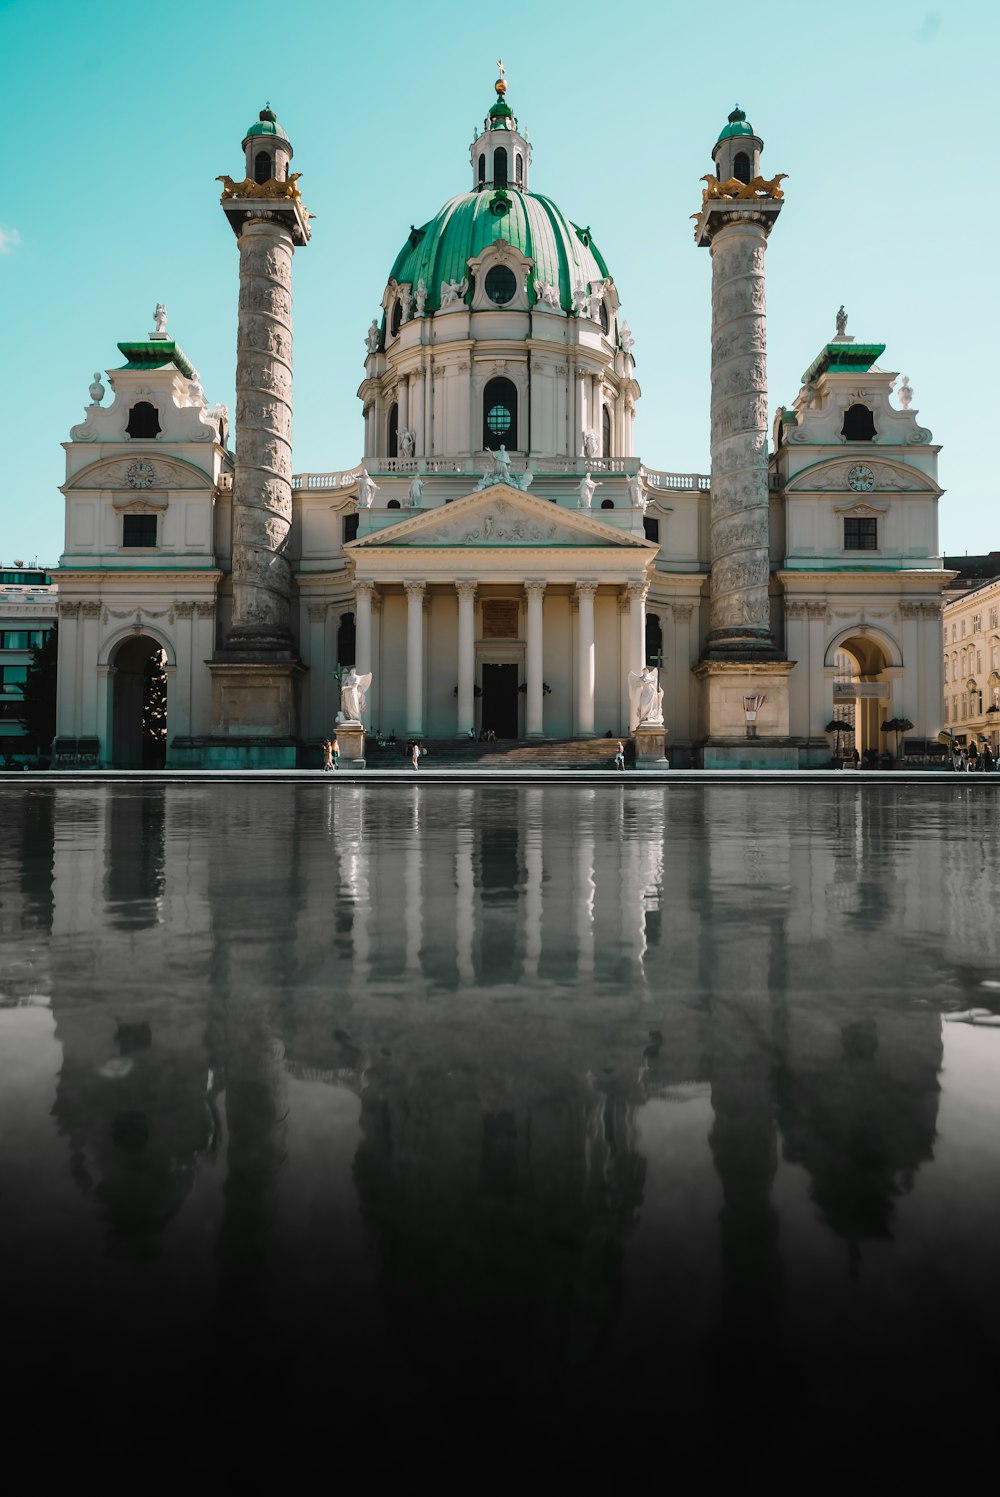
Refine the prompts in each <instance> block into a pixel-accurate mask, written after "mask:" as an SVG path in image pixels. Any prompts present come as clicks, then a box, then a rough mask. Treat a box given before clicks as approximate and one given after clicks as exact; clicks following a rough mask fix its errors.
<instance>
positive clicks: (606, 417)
mask: <svg viewBox="0 0 1000 1497" xmlns="http://www.w3.org/2000/svg"><path fill="white" fill-rule="evenodd" d="M601 456H602V457H610V456H611V412H610V411H609V410H608V408H607V406H606V405H602V406H601Z"/></svg>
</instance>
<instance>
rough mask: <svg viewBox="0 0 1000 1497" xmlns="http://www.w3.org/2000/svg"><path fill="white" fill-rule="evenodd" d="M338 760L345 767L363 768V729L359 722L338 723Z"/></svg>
mask: <svg viewBox="0 0 1000 1497" xmlns="http://www.w3.org/2000/svg"><path fill="white" fill-rule="evenodd" d="M337 742H338V743H339V744H340V762H341V764H342V765H343V766H344V768H345V769H364V767H365V730H364V728H363V727H362V726H361V724H360V723H338V724H337Z"/></svg>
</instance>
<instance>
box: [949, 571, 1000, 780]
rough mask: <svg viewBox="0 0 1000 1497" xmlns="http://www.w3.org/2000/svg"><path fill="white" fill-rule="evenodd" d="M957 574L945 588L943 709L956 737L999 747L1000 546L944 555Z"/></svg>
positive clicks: (995, 751) (999, 749)
mask: <svg viewBox="0 0 1000 1497" xmlns="http://www.w3.org/2000/svg"><path fill="white" fill-rule="evenodd" d="M945 566H946V567H948V568H950V569H952V570H954V571H955V572H956V573H957V576H956V577H955V578H954V580H953V581H952V582H951V583H950V585H949V587H948V589H947V591H946V593H945V603H944V611H943V613H942V619H943V634H944V639H943V643H944V712H943V714H942V721H943V723H944V726H945V727H946V728H947V729H948V731H949V732H951V733H954V735H955V737H956V738H957V739H958V741H959V742H960V743H968V742H970V741H971V740H972V739H975V741H976V742H977V743H979V742H981V741H982V740H983V739H986V740H987V741H988V742H989V744H990V747H991V748H992V749H993V752H994V753H998V752H1000V551H991V552H990V553H989V555H988V556H948V557H945Z"/></svg>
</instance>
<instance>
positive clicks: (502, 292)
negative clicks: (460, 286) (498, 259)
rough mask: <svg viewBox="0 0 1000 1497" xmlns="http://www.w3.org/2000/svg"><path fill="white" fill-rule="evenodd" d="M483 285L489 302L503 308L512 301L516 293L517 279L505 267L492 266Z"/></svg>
mask: <svg viewBox="0 0 1000 1497" xmlns="http://www.w3.org/2000/svg"><path fill="white" fill-rule="evenodd" d="M484 285H485V288H486V295H487V296H488V297H489V299H490V301H492V302H495V303H496V305H497V306H498V307H503V306H506V305H507V303H508V302H509V301H511V300H512V299H513V297H514V293H515V292H516V291H517V277H516V276H515V274H514V272H513V271H512V270H508V268H507V266H506V265H494V266H493V268H492V270H488V271H487V272H486V280H485V282H484Z"/></svg>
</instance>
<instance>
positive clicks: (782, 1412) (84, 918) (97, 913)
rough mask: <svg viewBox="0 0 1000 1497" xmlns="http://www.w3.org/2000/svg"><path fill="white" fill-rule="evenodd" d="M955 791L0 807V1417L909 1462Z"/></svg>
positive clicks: (990, 930)
mask: <svg viewBox="0 0 1000 1497" xmlns="http://www.w3.org/2000/svg"><path fill="white" fill-rule="evenodd" d="M956 778H957V777H956ZM997 808H998V801H997V798H996V796H995V794H993V793H992V787H983V786H979V785H976V786H975V787H968V788H966V787H965V786H964V785H956V784H955V782H954V781H952V780H949V781H947V782H946V783H937V784H934V785H931V786H929V787H928V788H927V789H923V788H917V789H913V788H909V787H907V788H905V789H900V790H893V789H891V788H889V787H886V788H884V789H883V788H882V787H865V788H858V789H854V788H851V789H848V788H846V787H845V788H843V789H842V788H841V787H840V786H829V785H808V786H803V787H802V788H801V789H800V788H798V787H795V786H788V785H780V786H774V787H767V786H762V785H756V784H755V785H750V786H737V785H734V786H724V787H718V786H709V787H704V788H703V787H701V786H693V785H678V786H676V787H666V788H663V787H650V788H642V787H633V786H631V785H629V786H620V785H615V786H607V787H603V786H602V787H599V788H596V789H590V788H572V787H566V788H562V787H552V788H548V787H544V788H510V789H508V788H506V787H502V786H500V787H498V786H496V785H484V786H482V787H481V788H454V787H445V786H430V785H422V786H420V785H414V786H405V787H402V786H400V787H394V788H356V787H349V786H338V785H331V784H329V783H324V784H316V785H298V786H289V787H277V788H276V787H273V786H259V785H247V786H245V787H244V786H239V785H235V786H234V785H226V786H220V787H213V786H205V785H197V786H183V785H177V786H168V787H156V788H152V787H151V788H146V789H142V788H140V787H131V786H129V787H125V788H122V787H108V788H107V789H101V790H93V789H88V788H84V787H79V788H76V787H72V786H69V785H67V786H65V787H58V788H55V789H52V788H45V787H39V788H37V789H32V788H31V787H30V786H26V787H23V788H22V786H20V785H19V786H17V787H16V788H10V789H7V788H4V789H2V790H0V826H2V829H3V831H2V838H0V901H2V903H0V1295H2V1306H3V1308H2V1311H0V1333H2V1337H0V1357H2V1366H3V1371H2V1373H0V1381H2V1383H3V1389H2V1394H3V1398H2V1404H0V1407H2V1409H3V1413H4V1420H5V1424H6V1428H7V1438H8V1439H9V1438H11V1437H12V1436H13V1435H14V1434H15V1432H20V1431H23V1430H27V1429H28V1428H30V1429H31V1430H32V1438H33V1439H34V1440H36V1441H37V1440H40V1441H42V1442H43V1443H42V1444H41V1445H36V1446H35V1447H33V1448H36V1449H38V1450H39V1451H44V1453H45V1454H44V1459H45V1461H51V1460H54V1459H55V1456H56V1453H57V1452H60V1453H62V1454H64V1455H67V1456H72V1455H73V1453H74V1452H76V1453H80V1452H83V1453H85V1454H86V1455H87V1456H89V1457H95V1456H96V1454H97V1452H98V1451H101V1450H105V1449H106V1450H107V1451H108V1452H109V1453H110V1455H111V1457H112V1459H116V1458H117V1455H118V1453H120V1452H126V1451H128V1452H130V1453H132V1454H134V1453H135V1452H139V1453H140V1458H141V1459H142V1460H143V1462H144V1464H143V1465H142V1466H141V1467H131V1468H129V1469H130V1470H131V1471H132V1473H133V1476H134V1477H135V1479H137V1480H142V1481H143V1482H144V1483H145V1482H148V1481H149V1480H151V1479H152V1477H153V1476H154V1475H155V1474H156V1472H157V1471H158V1470H159V1468H160V1463H161V1462H162V1461H163V1460H165V1459H167V1458H169V1457H171V1456H173V1457H179V1456H181V1455H182V1454H184V1453H185V1452H190V1454H191V1456H192V1458H193V1454H194V1452H195V1450H197V1449H198V1448H200V1447H202V1446H205V1445H208V1446H209V1447H210V1448H211V1450H212V1452H213V1458H214V1459H216V1460H218V1461H219V1462H220V1463H221V1465H222V1466H224V1467H229V1468H230V1469H233V1470H235V1469H236V1468H237V1467H238V1466H243V1465H246V1464H250V1465H251V1466H253V1467H256V1468H257V1469H258V1470H259V1471H260V1472H261V1473H263V1471H264V1469H265V1467H268V1468H271V1467H273V1468H274V1469H275V1470H279V1471H284V1472H285V1473H286V1474H288V1475H291V1473H292V1472H293V1471H295V1470H296V1469H297V1468H299V1467H301V1468H302V1469H303V1470H305V1469H306V1468H307V1467H308V1466H309V1465H310V1464H312V1463H316V1464H317V1465H318V1467H320V1468H321V1469H323V1470H325V1471H326V1472H327V1474H328V1476H329V1477H330V1478H331V1479H333V1478H335V1476H336V1474H337V1473H338V1472H339V1473H341V1474H343V1473H346V1472H347V1471H349V1470H355V1469H357V1470H362V1469H363V1470H366V1471H367V1472H368V1473H369V1476H370V1479H371V1480H372V1482H373V1483H374V1484H376V1485H381V1484H382V1481H381V1480H380V1478H381V1479H388V1478H389V1477H390V1476H392V1475H393V1473H394V1472H396V1471H397V1470H398V1469H400V1468H404V1469H407V1470H409V1471H410V1473H411V1474H413V1475H416V1474H419V1473H422V1474H423V1475H424V1476H426V1474H427V1473H428V1472H433V1473H434V1474H435V1475H436V1476H437V1477H438V1478H440V1480H441V1482H442V1484H444V1485H447V1486H451V1485H458V1484H461V1485H463V1486H467V1487H471V1488H473V1489H477V1488H481V1487H483V1486H486V1485H489V1478H490V1477H491V1475H493V1474H495V1473H497V1472H498V1471H499V1470H500V1468H501V1467H502V1466H503V1464H504V1463H505V1462H506V1461H508V1460H509V1461H511V1462H512V1464H513V1465H514V1466H515V1467H517V1466H518V1465H519V1464H520V1466H521V1470H522V1474H523V1475H524V1477H525V1483H523V1484H527V1485H531V1483H530V1482H529V1481H527V1477H528V1476H529V1475H530V1476H531V1477H533V1478H535V1477H537V1478H541V1477H543V1476H545V1477H546V1478H547V1479H554V1480H555V1481H556V1483H557V1484H558V1478H559V1477H560V1476H568V1475H569V1474H570V1473H571V1472H572V1473H574V1474H575V1473H576V1472H577V1471H581V1472H583V1473H584V1474H585V1475H586V1474H587V1473H588V1472H590V1473H591V1474H592V1475H593V1476H594V1477H595V1478H596V1476H597V1474H598V1471H599V1470H600V1471H603V1469H604V1466H603V1464H602V1463H608V1469H610V1470H617V1472H618V1474H619V1477H620V1480H621V1484H622V1485H623V1486H626V1487H627V1486H628V1485H629V1481H630V1478H631V1476H632V1475H634V1474H636V1473H638V1472H639V1471H643V1470H647V1469H648V1470H651V1471H654V1470H655V1471H656V1472H658V1473H659V1478H660V1481H659V1482H658V1484H665V1483H666V1482H667V1481H668V1480H669V1481H673V1479H674V1478H676V1477H677V1476H678V1475H679V1474H680V1473H681V1472H690V1470H691V1469H695V1468H697V1469H699V1470H700V1471H701V1472H702V1473H703V1475H706V1474H707V1473H709V1471H711V1470H715V1469H717V1468H718V1465H719V1463H720V1461H721V1460H723V1459H726V1460H729V1461H730V1462H732V1463H733V1465H734V1466H736V1467H738V1466H739V1463H740V1462H741V1461H744V1460H749V1459H750V1456H751V1454H752V1455H753V1459H754V1461H755V1463H756V1464H755V1465H754V1467H753V1474H754V1476H755V1479H756V1477H759V1476H760V1475H761V1474H762V1473H765V1472H766V1471H768V1470H770V1469H771V1463H773V1462H775V1461H778V1460H781V1459H784V1458H786V1457H793V1456H794V1458H795V1459H796V1460H800V1459H801V1460H804V1461H805V1462H806V1464H805V1465H803V1466H802V1467H801V1476H802V1480H803V1483H804V1485H806V1486H807V1487H815V1486H816V1485H817V1484H821V1478H822V1475H823V1472H824V1471H826V1470H828V1469H830V1467H831V1464H832V1463H834V1462H835V1461H836V1460H837V1458H838V1457H840V1458H842V1459H843V1460H844V1461H845V1463H847V1464H848V1465H849V1464H850V1462H851V1461H852V1460H854V1459H860V1455H859V1452H861V1451H862V1449H864V1450H866V1451H867V1452H868V1454H867V1456H866V1457H865V1463H864V1466H863V1472H870V1471H871V1470H872V1469H873V1467H872V1465H871V1462H872V1459H873V1457H872V1454H871V1452H872V1451H880V1452H881V1454H882V1455H883V1456H884V1458H885V1461H886V1462H888V1463H889V1464H891V1466H892V1468H893V1469H894V1470H897V1471H898V1470H900V1469H902V1467H903V1466H904V1465H905V1464H906V1462H907V1461H910V1462H911V1463H912V1464H913V1465H914V1466H915V1467H918V1468H923V1469H925V1470H929V1469H930V1464H929V1463H930V1462H931V1461H932V1460H933V1458H934V1457H935V1456H940V1458H941V1460H942V1462H943V1463H944V1464H945V1465H946V1466H947V1468H948V1469H949V1470H950V1471H951V1472H952V1474H956V1473H957V1472H958V1471H959V1470H960V1469H961V1468H962V1467H963V1463H964V1462H967V1461H969V1460H971V1459H972V1458H973V1456H974V1455H976V1454H977V1453H978V1449H979V1444H980V1441H981V1439H982V1438H983V1437H984V1436H985V1435H986V1434H987V1433H989V1431H990V1430H991V1428H992V1423H993V1419H994V1414H995V1407H996V1402H995V1401H996V1394H997V1382H998V1379H997V1369H998V1362H1000V1311H998V1297H1000V1295H998V1265H1000V1028H993V1027H990V1026H989V1024H988V1023H982V1022H980V1023H975V1024H970V1023H964V1022H955V1021H948V1020H943V1016H945V1015H947V1014H949V1013H952V1014H953V1013H956V1012H960V1011H964V1010H968V1009H969V1008H970V1007H972V1006H978V1007H981V1008H982V1009H983V1010H994V1009H996V1010H1000V961H998V944H1000V933H998V922H997V899H998V892H1000V850H998V841H997V830H998V821H1000V816H998V809H997ZM983 1017H984V1018H985V1017H986V1015H985V1014H984V1015H983ZM529 1452H530V1454H529ZM761 1460H764V1461H765V1462H766V1463H767V1464H765V1465H764V1466H761V1465H760V1464H759V1462H760V1461H761ZM147 1462H148V1464H147ZM206 1469H207V1468H206ZM861 1484H862V1485H863V1482H862V1483H861Z"/></svg>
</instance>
